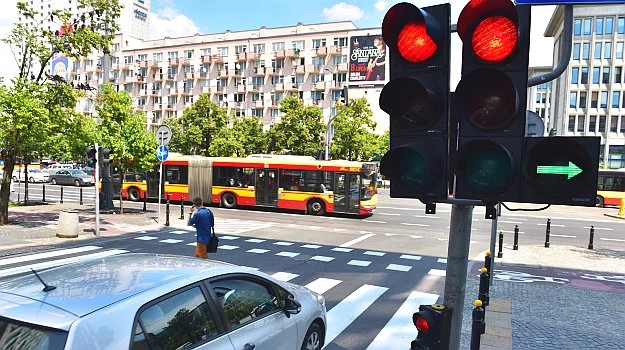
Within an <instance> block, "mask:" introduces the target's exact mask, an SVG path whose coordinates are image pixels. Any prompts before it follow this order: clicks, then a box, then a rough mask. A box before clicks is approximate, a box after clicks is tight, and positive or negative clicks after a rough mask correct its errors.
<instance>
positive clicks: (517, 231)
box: [512, 225, 519, 250]
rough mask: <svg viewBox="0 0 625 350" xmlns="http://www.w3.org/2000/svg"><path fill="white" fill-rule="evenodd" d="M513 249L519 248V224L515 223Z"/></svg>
mask: <svg viewBox="0 0 625 350" xmlns="http://www.w3.org/2000/svg"><path fill="white" fill-rule="evenodd" d="M512 250H519V225H514V244H513V245H512Z"/></svg>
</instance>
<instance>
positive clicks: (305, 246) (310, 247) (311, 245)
mask: <svg viewBox="0 0 625 350" xmlns="http://www.w3.org/2000/svg"><path fill="white" fill-rule="evenodd" d="M302 248H308V249H319V248H321V246H320V245H317V244H304V245H303V246H302Z"/></svg>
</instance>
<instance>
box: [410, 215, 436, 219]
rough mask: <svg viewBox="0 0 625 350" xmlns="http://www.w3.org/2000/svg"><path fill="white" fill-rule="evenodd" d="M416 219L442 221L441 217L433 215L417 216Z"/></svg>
mask: <svg viewBox="0 0 625 350" xmlns="http://www.w3.org/2000/svg"><path fill="white" fill-rule="evenodd" d="M414 217H415V218H426V219H440V217H438V216H432V215H415V216H414Z"/></svg>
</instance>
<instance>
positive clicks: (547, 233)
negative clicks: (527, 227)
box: [545, 219, 551, 248]
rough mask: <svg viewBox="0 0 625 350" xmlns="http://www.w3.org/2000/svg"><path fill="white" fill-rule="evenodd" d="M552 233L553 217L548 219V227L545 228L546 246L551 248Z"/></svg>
mask: <svg viewBox="0 0 625 350" xmlns="http://www.w3.org/2000/svg"><path fill="white" fill-rule="evenodd" d="M550 233H551V219H547V229H546V230H545V248H549V234H550Z"/></svg>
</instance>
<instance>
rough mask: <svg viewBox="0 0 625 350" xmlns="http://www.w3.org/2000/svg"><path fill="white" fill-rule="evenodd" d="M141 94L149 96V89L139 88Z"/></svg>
mask: <svg viewBox="0 0 625 350" xmlns="http://www.w3.org/2000/svg"><path fill="white" fill-rule="evenodd" d="M139 96H148V90H143V89H142V90H139Z"/></svg>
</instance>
